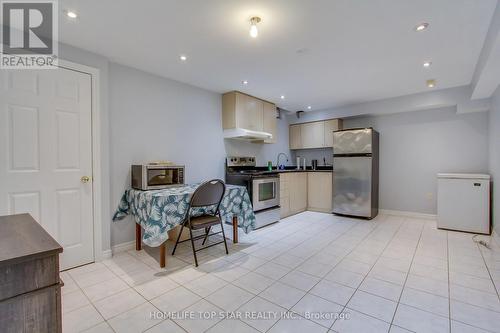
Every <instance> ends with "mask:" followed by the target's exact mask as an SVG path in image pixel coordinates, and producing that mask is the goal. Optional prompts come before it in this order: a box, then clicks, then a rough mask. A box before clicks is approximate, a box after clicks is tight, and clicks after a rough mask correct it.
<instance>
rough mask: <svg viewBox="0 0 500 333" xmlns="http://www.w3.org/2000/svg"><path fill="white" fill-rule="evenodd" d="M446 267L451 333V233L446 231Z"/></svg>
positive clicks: (449, 329) (449, 328) (449, 327)
mask: <svg viewBox="0 0 500 333" xmlns="http://www.w3.org/2000/svg"><path fill="white" fill-rule="evenodd" d="M446 267H447V268H448V331H449V332H450V333H451V282H450V233H449V232H448V231H446Z"/></svg>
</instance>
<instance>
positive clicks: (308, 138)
mask: <svg viewBox="0 0 500 333" xmlns="http://www.w3.org/2000/svg"><path fill="white" fill-rule="evenodd" d="M300 137H301V139H302V148H318V147H324V142H325V124H324V122H322V121H317V122H313V123H305V124H302V125H301V128H300Z"/></svg>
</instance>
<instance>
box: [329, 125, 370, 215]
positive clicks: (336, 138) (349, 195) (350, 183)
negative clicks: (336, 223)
mask: <svg viewBox="0 0 500 333" xmlns="http://www.w3.org/2000/svg"><path fill="white" fill-rule="evenodd" d="M378 154H379V133H378V132H377V131H375V130H374V129H373V128H359V129H348V130H341V131H336V132H334V133H333V213H335V214H340V215H347V216H354V217H362V218H367V219H372V218H374V217H375V216H377V214H378V170H379V169H378V161H379V156H378Z"/></svg>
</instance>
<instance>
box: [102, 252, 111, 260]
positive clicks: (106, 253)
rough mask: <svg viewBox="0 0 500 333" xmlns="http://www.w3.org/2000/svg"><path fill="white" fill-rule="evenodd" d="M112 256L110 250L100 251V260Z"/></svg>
mask: <svg viewBox="0 0 500 333" xmlns="http://www.w3.org/2000/svg"><path fill="white" fill-rule="evenodd" d="M112 256H113V252H112V251H111V250H104V251H102V256H101V260H106V259H109V258H111V257H112Z"/></svg>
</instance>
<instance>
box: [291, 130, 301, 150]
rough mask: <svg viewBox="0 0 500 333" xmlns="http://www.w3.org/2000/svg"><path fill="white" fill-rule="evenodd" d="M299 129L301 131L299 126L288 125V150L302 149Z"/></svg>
mask: <svg viewBox="0 0 500 333" xmlns="http://www.w3.org/2000/svg"><path fill="white" fill-rule="evenodd" d="M300 129H301V126H300V124H296V125H290V135H289V137H290V138H289V140H290V141H289V143H290V149H300V148H301V147H302V139H301V137H300Z"/></svg>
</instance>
